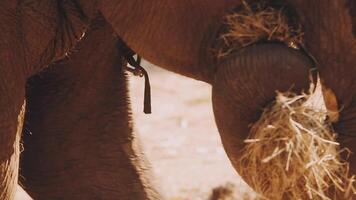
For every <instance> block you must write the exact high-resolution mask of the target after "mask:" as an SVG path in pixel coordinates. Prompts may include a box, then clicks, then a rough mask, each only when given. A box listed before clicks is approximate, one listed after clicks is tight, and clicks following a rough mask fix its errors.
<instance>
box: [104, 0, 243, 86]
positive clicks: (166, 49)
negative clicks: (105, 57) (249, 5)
mask: <svg viewBox="0 0 356 200" xmlns="http://www.w3.org/2000/svg"><path fill="white" fill-rule="evenodd" d="M240 4H241V1H240V0H236V1H231V0H194V1H193V0H179V1H169V0H154V1H141V0H128V1H116V2H115V3H114V2H113V1H110V0H102V1H101V5H100V10H101V12H102V13H103V15H104V16H105V18H106V19H107V20H108V22H109V23H110V24H111V25H112V26H113V27H114V29H115V32H116V33H117V34H118V35H119V36H120V37H121V38H122V39H123V40H124V41H125V42H126V43H127V44H128V45H129V46H130V47H131V48H132V49H133V50H135V51H136V52H137V53H139V54H140V55H142V56H143V57H144V58H145V59H147V60H148V61H150V62H152V63H154V64H156V65H158V66H160V67H163V68H166V69H168V70H170V71H173V72H177V73H179V74H182V75H185V76H188V77H192V78H195V79H198V80H203V81H206V82H212V80H213V76H214V74H213V73H212V70H211V63H209V62H206V60H205V59H206V55H205V54H206V52H207V51H209V49H207V48H210V42H209V41H210V40H211V38H213V37H214V36H215V35H214V34H215V32H216V29H217V28H219V26H218V22H219V21H220V20H221V18H222V16H223V15H224V14H225V13H226V12H227V10H229V9H231V8H233V7H235V6H237V5H240ZM132 11H134V12H132ZM128 12H129V14H128Z"/></svg>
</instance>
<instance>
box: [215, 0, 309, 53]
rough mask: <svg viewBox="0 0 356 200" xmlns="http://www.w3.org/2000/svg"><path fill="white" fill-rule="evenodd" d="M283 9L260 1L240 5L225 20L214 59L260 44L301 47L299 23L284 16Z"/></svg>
mask: <svg viewBox="0 0 356 200" xmlns="http://www.w3.org/2000/svg"><path fill="white" fill-rule="evenodd" d="M286 10H287V9H286V8H284V7H279V8H275V7H271V6H268V4H267V3H264V2H263V1H258V2H257V3H255V4H248V3H246V2H245V1H243V5H242V6H241V7H240V8H239V9H237V10H235V12H233V13H231V14H228V15H227V16H226V17H225V19H224V22H223V23H224V25H225V27H224V30H223V31H222V32H221V33H220V36H219V38H218V47H216V48H215V53H216V56H217V58H222V57H225V56H227V55H229V54H230V53H231V52H232V51H235V50H239V49H241V48H243V47H246V46H249V45H251V44H253V43H256V42H260V41H279V42H283V43H285V44H286V45H288V46H290V47H293V48H298V47H299V45H300V44H303V32H302V29H301V26H300V24H299V23H297V22H296V20H295V19H291V17H290V16H288V15H287V11H286Z"/></svg>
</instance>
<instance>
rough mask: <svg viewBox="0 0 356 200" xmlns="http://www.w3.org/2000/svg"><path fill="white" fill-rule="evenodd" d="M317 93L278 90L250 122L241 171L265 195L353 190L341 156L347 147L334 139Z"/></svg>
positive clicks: (320, 195) (344, 194)
mask: <svg viewBox="0 0 356 200" xmlns="http://www.w3.org/2000/svg"><path fill="white" fill-rule="evenodd" d="M319 94H320V92H319ZM315 95H316V94H315V92H313V93H312V94H302V95H296V94H294V93H290V92H287V93H277V97H276V100H275V101H274V102H273V103H272V104H271V105H270V106H269V107H268V108H267V109H265V111H264V112H263V114H262V116H261V118H260V119H259V120H258V121H257V122H256V123H255V124H253V125H252V126H251V132H250V136H249V138H248V139H246V140H245V143H246V146H245V148H244V150H243V153H242V154H243V155H242V157H241V158H240V164H241V166H240V170H241V171H240V172H241V173H242V174H241V175H242V176H243V177H244V178H245V180H246V182H247V183H249V184H250V186H251V187H252V188H253V189H254V190H255V191H256V192H257V193H259V194H260V195H261V196H262V198H261V199H271V200H284V199H303V200H304V199H313V200H315V199H321V200H326V199H337V200H340V199H351V195H352V194H355V192H356V189H355V177H354V176H353V177H349V175H348V173H349V172H348V167H349V165H348V163H347V162H346V161H344V160H342V159H341V156H340V153H341V152H343V151H347V150H346V149H341V148H340V146H339V143H337V142H336V134H335V133H334V132H333V129H332V128H331V125H330V123H329V122H328V119H327V114H326V110H325V109H324V107H325V105H322V104H321V103H320V102H319V103H315V102H313V101H316V99H318V98H315ZM321 99H322V98H321Z"/></svg>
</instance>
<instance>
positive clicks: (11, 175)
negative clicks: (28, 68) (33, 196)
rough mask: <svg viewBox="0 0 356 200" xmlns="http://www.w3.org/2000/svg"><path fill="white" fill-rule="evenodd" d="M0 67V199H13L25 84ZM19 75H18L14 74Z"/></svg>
mask: <svg viewBox="0 0 356 200" xmlns="http://www.w3.org/2000/svg"><path fill="white" fill-rule="evenodd" d="M14 74H15V71H14V70H8V71H7V70H6V68H4V67H3V66H2V65H1V64H0V199H1V200H3V199H5V200H8V199H13V198H14V194H15V192H16V187H17V180H18V168H19V155H20V151H19V147H20V138H21V133H22V124H23V117H24V110H25V103H24V98H25V92H24V91H25V87H24V86H25V84H24V81H21V80H18V77H17V78H15V76H13V75H14ZM17 75H19V74H17Z"/></svg>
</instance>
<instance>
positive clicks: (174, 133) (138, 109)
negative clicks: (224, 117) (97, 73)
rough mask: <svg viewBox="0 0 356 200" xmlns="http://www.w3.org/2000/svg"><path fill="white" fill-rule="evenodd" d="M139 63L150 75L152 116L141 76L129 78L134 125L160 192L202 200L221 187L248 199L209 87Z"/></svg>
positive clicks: (175, 197) (173, 198)
mask: <svg viewBox="0 0 356 200" xmlns="http://www.w3.org/2000/svg"><path fill="white" fill-rule="evenodd" d="M143 66H144V67H145V68H146V69H148V73H149V76H150V81H151V87H152V88H151V92H152V111H153V114H151V115H145V114H144V113H143V112H142V109H143V89H144V79H143V78H138V77H133V76H130V79H129V81H130V91H131V94H130V95H131V100H132V109H133V116H134V123H135V126H136V129H137V132H138V134H139V137H140V139H141V142H142V143H143V147H144V151H145V153H146V156H147V158H148V160H149V161H150V162H151V164H152V167H153V172H154V174H155V176H156V178H157V179H158V182H159V183H160V190H161V192H162V194H163V195H165V196H166V197H167V199H170V200H178V199H179V200H207V199H209V196H210V195H211V193H212V190H213V188H215V187H218V186H226V187H228V188H233V192H234V195H233V197H230V198H229V199H236V200H242V199H244V200H246V199H253V195H252V193H251V191H250V190H249V188H248V186H247V185H246V184H245V183H244V182H243V181H242V180H241V178H240V177H239V176H238V175H237V174H236V172H235V171H234V169H233V168H232V166H231V164H230V162H229V160H228V158H227V156H226V154H225V152H224V149H223V147H222V145H221V141H220V138H219V134H218V131H217V128H216V126H215V122H214V117H213V111H212V104H211V87H210V85H208V84H206V83H203V82H199V81H196V80H193V79H189V78H186V77H183V76H179V75H177V74H173V73H171V72H167V71H165V70H163V69H160V68H157V67H154V66H152V65H150V64H149V63H143ZM226 199H228V198H226Z"/></svg>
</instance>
